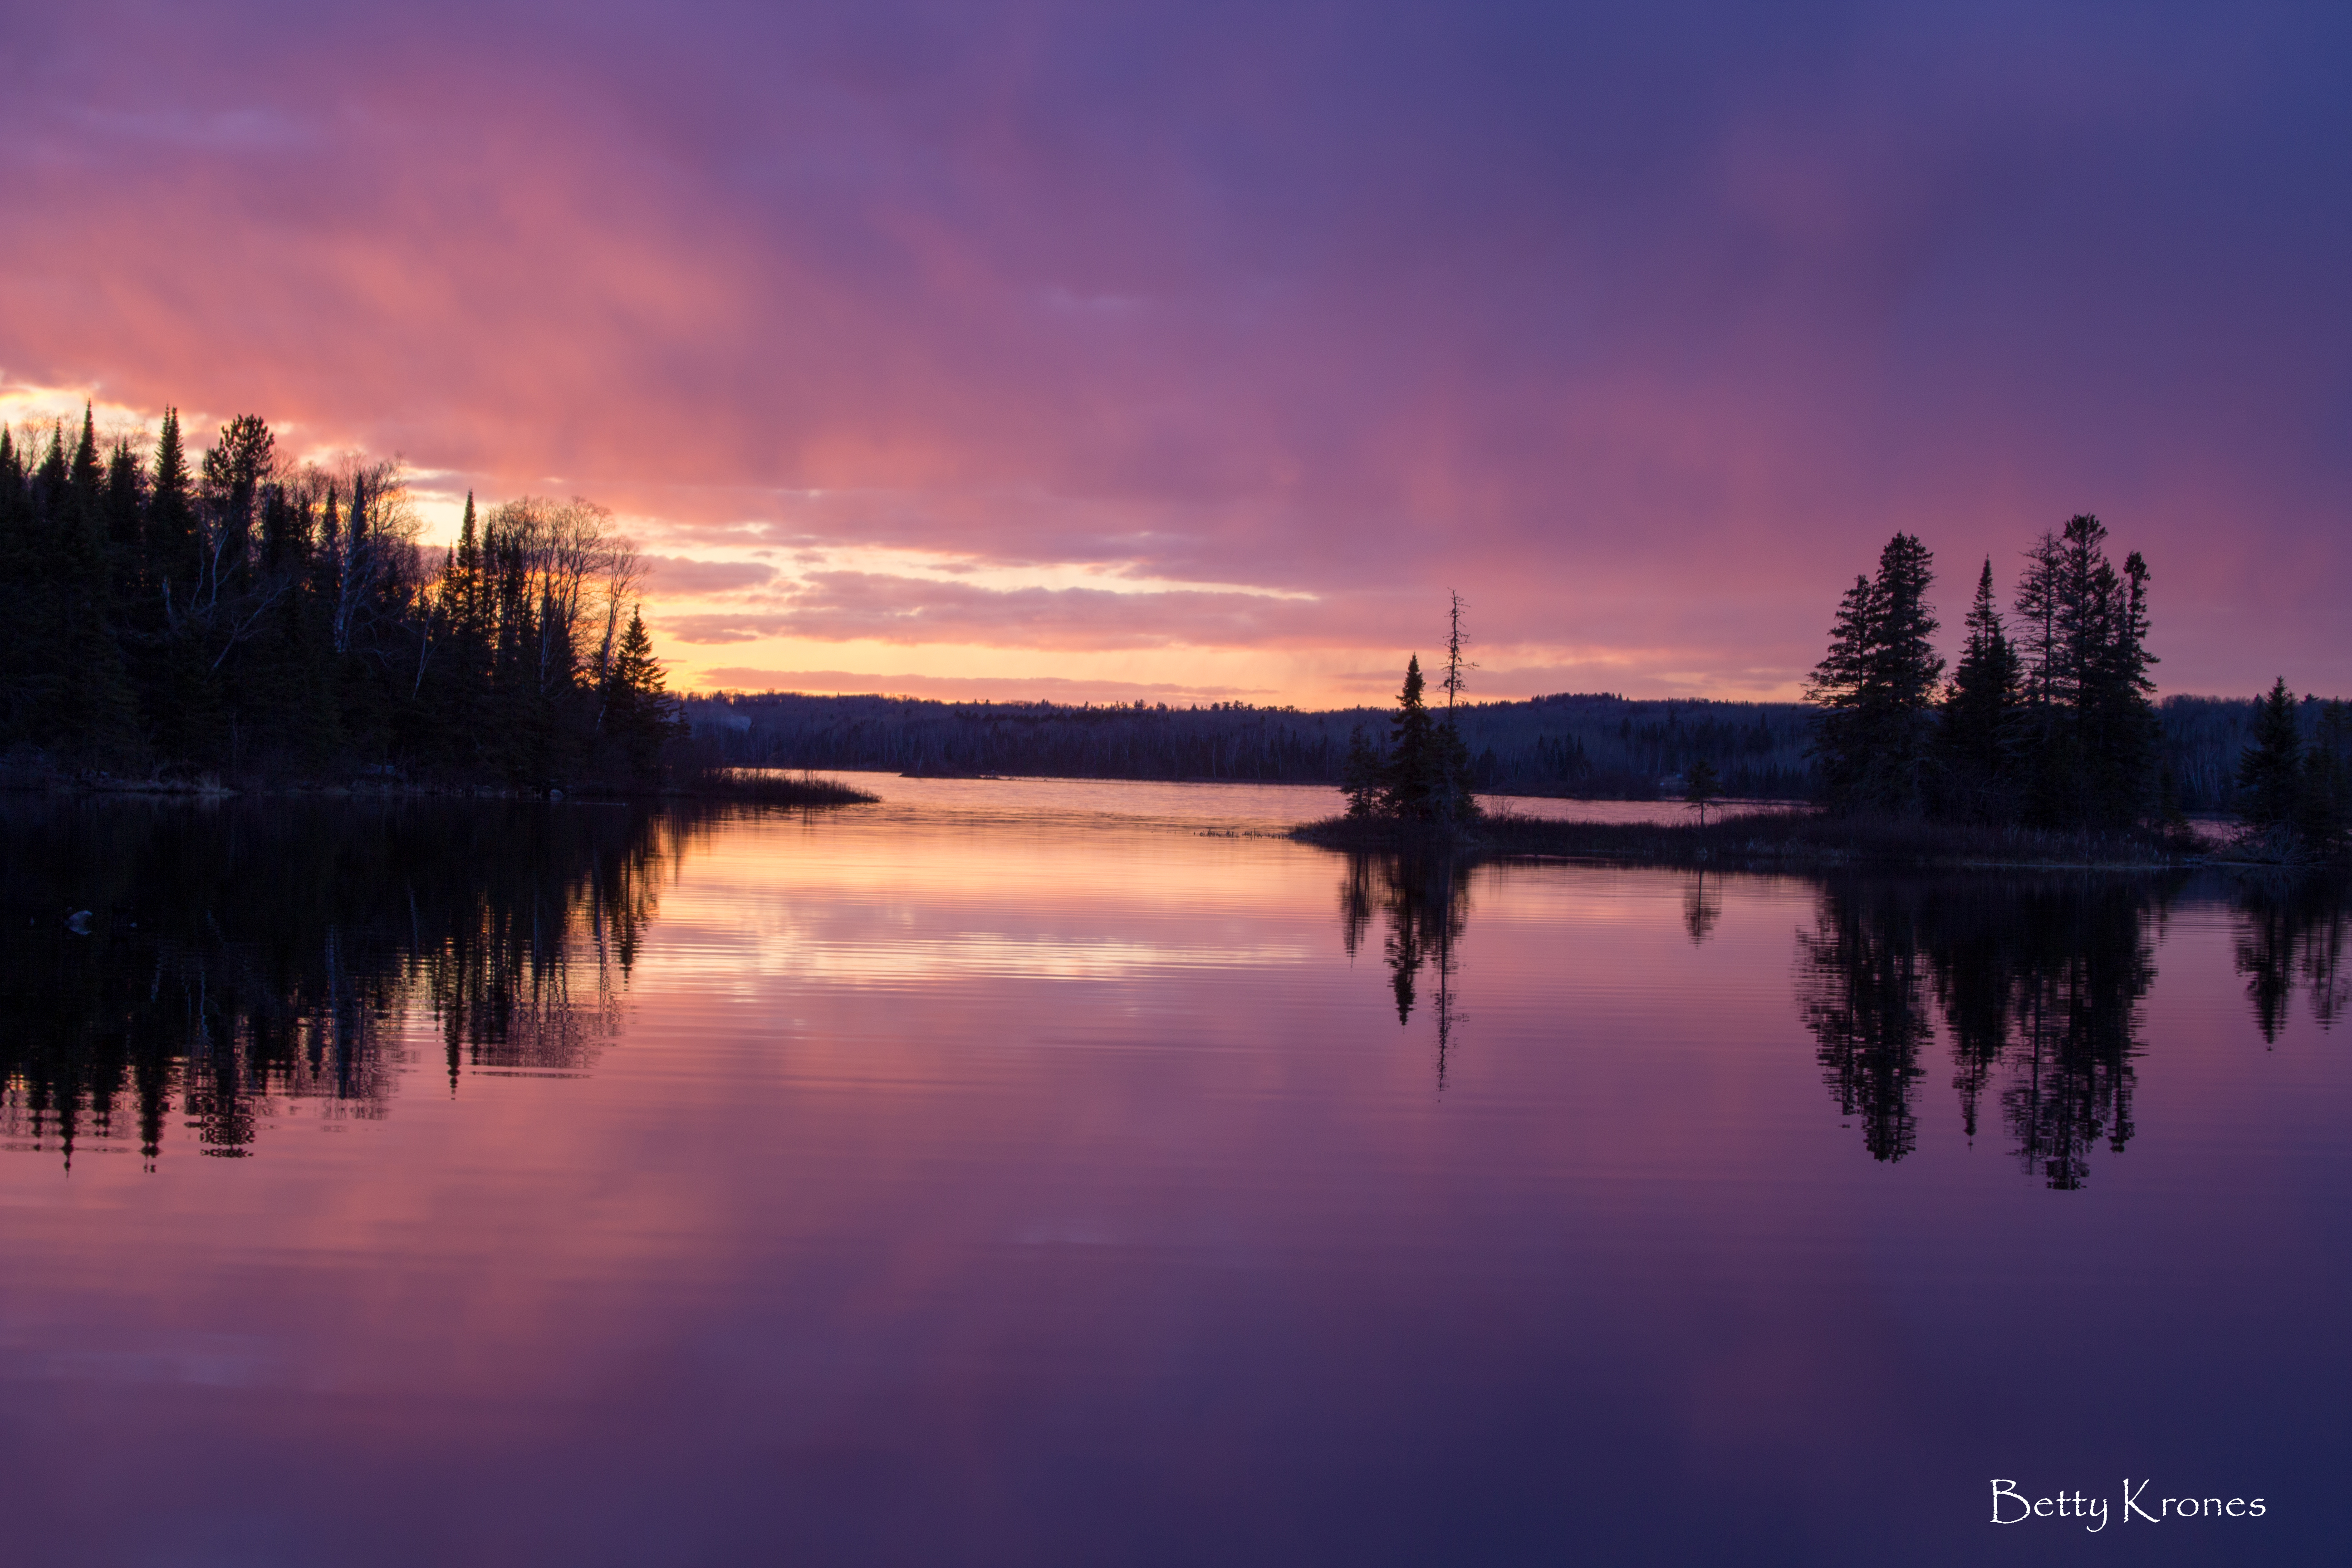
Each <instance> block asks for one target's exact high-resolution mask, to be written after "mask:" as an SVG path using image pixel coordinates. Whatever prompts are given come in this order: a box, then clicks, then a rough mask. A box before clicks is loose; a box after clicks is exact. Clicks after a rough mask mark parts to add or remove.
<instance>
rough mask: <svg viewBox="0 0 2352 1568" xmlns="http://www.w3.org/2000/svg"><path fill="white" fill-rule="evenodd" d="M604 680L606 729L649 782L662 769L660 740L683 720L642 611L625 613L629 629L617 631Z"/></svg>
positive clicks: (638, 774)
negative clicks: (615, 643)
mask: <svg viewBox="0 0 2352 1568" xmlns="http://www.w3.org/2000/svg"><path fill="white" fill-rule="evenodd" d="M604 682H605V689H604V732H605V734H606V735H608V736H609V737H610V738H611V739H612V741H613V743H614V745H615V746H616V747H618V748H619V750H620V752H621V755H622V757H623V759H624V760H625V763H626V764H627V766H628V770H629V772H630V773H632V774H634V775H635V777H636V778H637V779H639V780H640V781H644V780H650V779H652V778H654V777H655V776H656V774H658V773H659V772H660V771H661V752H662V746H663V744H664V743H665V742H667V741H669V740H670V739H671V738H672V737H673V736H677V735H680V734H683V733H684V732H685V731H686V724H685V722H684V721H682V720H680V719H679V718H678V717H677V699H675V698H673V697H671V696H670V694H669V691H668V689H667V684H666V683H665V681H664V680H663V678H662V670H661V666H660V664H659V663H657V662H656V660H655V658H654V644H653V638H652V637H650V636H649V635H648V634H647V633H646V618H645V615H644V613H643V611H642V610H639V609H632V610H631V611H630V612H629V626H628V629H627V630H626V631H625V632H623V633H622V634H621V641H620V646H619V647H616V648H615V649H614V654H613V667H612V669H611V670H610V671H609V672H608V673H607V674H606V676H605V678H604Z"/></svg>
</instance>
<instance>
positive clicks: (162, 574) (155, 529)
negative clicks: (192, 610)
mask: <svg viewBox="0 0 2352 1568" xmlns="http://www.w3.org/2000/svg"><path fill="white" fill-rule="evenodd" d="M193 489H194V487H193V486H192V484H191V483H190V481H189V478H188V458H187V453H186V451H185V450H184V448H183V447H182V446H181V444H180V411H179V410H178V409H176V408H166V409H164V410H163V432H162V434H160V435H159V436H157V437H156V438H155V467H154V472H153V476H152V479H151V480H150V483H149V489H148V495H147V527H146V537H147V560H148V565H149V576H150V579H151V581H152V584H154V591H155V592H156V593H157V594H158V595H166V596H167V597H172V598H176V601H177V602H178V603H180V604H183V605H184V604H185V603H187V601H188V598H189V596H190V595H192V594H193V593H194V591H195V584H196V577H197V574H198V573H197V568H198V564H199V563H200V562H201V560H202V554H201V552H200V550H199V548H198V545H197V541H196V521H195V507H194V500H193ZM158 602H159V604H161V603H163V602H165V601H164V600H163V599H159V601H158Z"/></svg>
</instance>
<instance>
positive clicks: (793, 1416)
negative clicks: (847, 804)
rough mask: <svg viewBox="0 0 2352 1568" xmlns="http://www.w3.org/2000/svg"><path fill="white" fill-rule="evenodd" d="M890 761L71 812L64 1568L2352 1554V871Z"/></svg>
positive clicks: (30, 917) (54, 1536)
mask: <svg viewBox="0 0 2352 1568" xmlns="http://www.w3.org/2000/svg"><path fill="white" fill-rule="evenodd" d="M877 783H878V785H879V787H880V788H881V789H882V791H883V793H884V794H885V795H886V796H887V800H886V803H885V804H884V805H879V806H875V807H862V808H856V809H854V810H850V811H845V812H840V813H835V814H833V815H829V816H817V817H814V818H809V819H803V818H801V817H796V816H764V817H762V816H749V817H733V818H730V817H724V816H718V817H706V818H681V817H677V816H663V817H648V816H643V815H640V814H635V813H632V812H630V811H628V810H625V809H620V808H602V807H585V806H579V807H555V808H551V809H538V808H523V807H510V806H470V805H468V806H459V805H422V804H411V805H401V806H377V805H340V806H338V805H324V804H318V805H303V804H299V803H288V802H268V803H251V804H246V805H231V806H223V807H216V808H212V809H205V808H200V807H190V806H185V805H179V806H168V807H166V806H147V805H136V804H117V805H108V806H99V805H87V804H85V805H71V806H53V805H42V804H40V803H37V802H19V803H16V804H13V805H6V806H5V807H0V844H5V863H4V864H0V870H5V877H0V1062H5V1072H6V1074H7V1088H6V1096H5V1106H0V1142H5V1150H6V1152H5V1153H0V1247H5V1253H0V1256H5V1262H6V1268H5V1274H0V1380H5V1382H4V1383H0V1387H5V1394H0V1475H5V1480H0V1497H5V1502H6V1520H7V1522H6V1539H7V1541H8V1542H9V1545H8V1546H7V1548H6V1553H5V1554H6V1556H7V1559H8V1560H9V1561H11V1562H26V1563H108V1564H113V1563H138V1564H149V1563H153V1564H197V1563H204V1564H211V1563H223V1564H227V1563H236V1564H250V1563H334V1564H341V1563H385V1564H394V1563H397V1564H414V1563H428V1562H430V1563H485V1564H488V1563H498V1564H512V1563H562V1564H605V1563H611V1564H639V1563H730V1564H731V1563H761V1562H793V1563H819V1564H826V1563H910V1564H932V1563H1007V1564H1031V1563H1073V1564H1097V1563H1187V1564H1189V1563H1285V1564H1295V1563H1345V1564H1358V1563H1414V1564H1426V1563H1580V1562H1595V1563H1612V1562H1666V1563H1678V1562H1687V1563H1718V1562H1748V1563H1754V1562H1790V1563H1889V1562H1894V1563H1978V1562H1997V1563H2001V1562H2034V1563H2039V1562H2051V1563H2074V1562H2078V1561H2092V1560H2094V1559H2095V1560H2099V1561H2116V1562H2121V1561H2129V1562H2132V1563H2174V1562H2197V1563H2203V1562H2228V1563H2267V1562H2280V1563H2305V1562H2323V1561H2334V1560H2336V1552H2338V1551H2339V1550H2340V1542H2341V1540H2342V1537H2343V1533H2344V1529H2343V1525H2342V1523H2341V1520H2342V1518H2343V1509H2344V1506H2345V1504H2346V1502H2347V1497H2346V1490H2347V1489H2346V1484H2345V1480H2344V1476H2345V1472H2346V1469H2347V1461H2352V1432H2347V1425H2346V1417H2345V1414H2344V1412H2345V1408H2346V1396H2347V1393H2352V1378H2347V1373H2348V1372H2352V1346H2347V1323H2352V1311H2347V1308H2352V1289H2347V1287H2352V1256H2347V1247H2352V1139H2347V1134H2346V1128H2347V1121H2352V1063H2347V1047H2352V1039H2347V1037H2346V1031H2345V1030H2341V1029H2339V1030H2336V1031H2335V1032H2331V1031H2330V1028H2329V1025H2330V1024H2331V1023H2332V1022H2334V1021H2335V1020H2336V1018H2337V1017H2338V1016H2339V1014H2340V1013H2341V1012H2342V1011H2343V1010H2344V1009H2345V1007H2346V1005H2347V1001H2352V996H2347V989H2352V969H2347V968H2346V967H2343V966H2342V965H2341V962H2340V961H2341V955H2342V951H2343V948H2344V945H2345V941H2346V937H2347V912H2346V905H2345V903H2344V901H2343V899H2342V897H2341V894H2340V891H2339V892H2329V891H2326V890H2315V889H2307V888H2306V889H2296V888H2291V887H2284V886H2282V887H2276V888H2267V887H2247V886H2242V885H2237V884H2231V883H2227V882H2222V881H2219V880H2215V881H2211V882H2202V881H2198V880H2193V879H2168V880H2148V879H2088V878H2047V879H2027V880H2021V881H2014V882H1987V881H1983V880H1976V881H1970V880H1966V879H1937V880H1909V881H1904V880H1888V879H1842V880H1832V881H1827V882H1823V881H1815V880H1808V879H1793V878H1790V879H1769V878H1751V877H1727V876H1721V875H1709V876H1706V877H1704V878H1700V877H1696V876H1693V875H1690V874H1687V873H1673V872H1648V871H1630V870H1622V869H1608V868H1589V867H1578V866H1570V865H1559V864H1548V865H1526V866H1488V867H1481V868H1475V869H1470V868H1463V867H1458V866H1448V865H1444V864H1426V863H1399V862H1397V861H1394V860H1382V859H1357V860H1352V861H1351V860H1350V859H1349V858H1346V857H1342V856H1338V855H1333V854H1328V853H1325V852H1322V851H1318V850H1314V849H1310V848H1307V847H1301V846H1298V845H1295V844H1291V843H1289V842H1287V841H1285V840H1283V839H1281V838H1279V837H1273V836H1272V833H1273V830H1274V828H1275V827H1276V826H1278V825H1279V824H1280V823H1282V822H1284V821H1288V820H1295V819H1297V818H1298V817H1301V816H1309V815H1317V814H1319V813H1321V812H1323V811H1324V810H1327V809H1328V805H1329V803H1330V802H1331V800H1332V796H1331V795H1330V793H1329V792H1328V791H1300V790H1291V789H1247V788H1232V787H1223V788H1221V787H1215V786H1178V785H1138V784H1129V785H1120V784H1039V783H994V782H987V781H908V780H897V779H885V780H880V781H877ZM83 910H87V911H89V918H88V919H87V920H86V921H85V920H74V919H72V917H74V916H76V915H77V914H78V912H79V911H83ZM77 926H79V927H81V928H86V929H84V930H77V929H75V928H76V927H77ZM2125 1477H2130V1478H2133V1479H2134V1481H2135V1483H2136V1484H2137V1482H2139V1481H2142V1480H2144V1479H2152V1480H2153V1485H2152V1486H2150V1487H2148V1488H2147V1489H2146V1490H2145V1491H2143V1492H2141V1493H2140V1494H2139V1500H2140V1501H2141V1502H2142V1503H2143V1504H2144V1505H2147V1506H2149V1507H2151V1508H2152V1507H2153V1506H2154V1505H2155V1504H2156V1503H2157V1501H2158V1500H2160V1499H2163V1498H2167V1497H2183V1498H2186V1497H2194V1498H2197V1499H2200V1500H2202V1499H2204V1498H2208V1497H2212V1498H2217V1499H2219V1500H2229V1499H2231V1498H2242V1499H2252V1498H2255V1497H2260V1498H2263V1500H2264V1507H2265V1512H2264V1515H2263V1517H2262V1518H2260V1519H2230V1518H2219V1519H2206V1518H2197V1519H2191V1520H2186V1521H2184V1520H2179V1519H2172V1518H2168V1519H2166V1520H2164V1521H2162V1522H2160V1523H2155V1524H2150V1523H2146V1522H2142V1521H2137V1520H2135V1521H2132V1522H2130V1523H2128V1524H2126V1523H2124V1522H2122V1520H2121V1503H2120V1497H2119V1494H2120V1491H2121V1488H2120V1485H2119V1483H2120V1481H2121V1479H2123V1478H2125ZM1994 1478H2007V1479H2014V1480H2015V1481H2016V1482H2017V1483H2018V1486H2019V1487H2020V1489H2022V1490H2023V1491H2024V1492H2025V1493H2026V1495H2028V1496H2029V1497H2037V1498H2038V1497H2051V1496H2055V1495H2057V1494H2061V1493H2064V1494H2068V1495H2071V1494H2074V1493H2075V1492H2080V1493H2082V1494H2084V1497H2085V1498H2086V1499H2089V1500H2098V1501H2104V1503H2105V1506H2106V1507H2107V1508H2108V1509H2109V1510H2111V1514H2112V1521H2111V1522H2109V1523H2108V1524H2107V1526H2106V1528H2105V1530H2104V1531H2102V1532H2100V1533H2096V1534H2090V1533H2086V1532H2085V1530H2084V1521H2078V1520H2075V1519H2072V1518H2066V1519H2061V1518H2057V1517H2048V1518H2042V1519H2038V1520H2034V1521H2031V1522H2029V1523H2025V1524H2021V1525H2014V1526H1998V1527H1997V1526H1994V1525H1992V1524H1991V1523H1990V1517H1991V1510H1992V1506H1993V1505H1992V1503H1991V1499H1990V1486H1991V1481H1992V1479H1994Z"/></svg>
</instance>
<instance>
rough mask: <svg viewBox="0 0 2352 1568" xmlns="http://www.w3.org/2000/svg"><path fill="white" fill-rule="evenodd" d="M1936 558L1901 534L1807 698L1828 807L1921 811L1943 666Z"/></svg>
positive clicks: (1861, 594)
mask: <svg viewBox="0 0 2352 1568" xmlns="http://www.w3.org/2000/svg"><path fill="white" fill-rule="evenodd" d="M1934 560H1935V557H1934V556H1933V555H1931V554H1930V553H1929V552H1928V551H1927V547H1926V546H1925V545H1923V544H1921V543H1920V542H1919V541H1918V540H1917V539H1916V538H1915V537H1914V536H1912V535H1910V534H1907V533H1898V534H1896V535H1895V537H1894V538H1892V539H1890V540H1888V541H1887V542H1886V547H1885V550H1883V551H1881V552H1879V558H1878V575H1877V576H1876V577H1875V578H1874V579H1872V578H1863V577H1857V578H1855V579H1854V584H1853V587H1852V588H1850V589H1848V590H1847V592H1846V595H1845V597H1844V599H1843V601H1841V603H1840V604H1839V606H1838V614H1837V619H1836V621H1835V622H1834V623H1833V624H1832V628H1831V635H1830V647H1829V651H1828V653H1827V654H1826V655H1825V656H1823V658H1822V662H1821V663H1820V664H1819V665H1818V666H1816V667H1815V668H1814V670H1813V674H1812V679H1811V680H1810V681H1809V682H1808V683H1807V687H1806V694H1807V696H1808V697H1809V698H1810V699H1811V700H1812V701H1814V702H1815V703H1817V704H1819V705H1820V706H1821V708H1822V716H1821V718H1820V720H1819V721H1818V724H1817V727H1816V729H1815V731H1814V740H1813V754H1814V758H1815V761H1816V763H1817V765H1818V766H1819V767H1820V769H1821V773H1822V788H1823V794H1824V795H1825V797H1826V799H1827V802H1828V804H1829V805H1831V807H1832V809H1835V810H1840V811H1848V812H1853V811H1880V812H1895V813H1910V812H1916V811H1917V810H1919V809H1920V808H1921V807H1922V805H1924V804H1925V799H1926V795H1927V785H1928V782H1929V773H1930V768H1931V763H1932V760H1933V759H1932V754H1931V752H1932V743H1933V740H1934V733H1935V730H1934V726H1935V716H1934V704H1935V700H1936V690H1937V681H1938V680H1939V679H1940V678H1941V677H1942V675H1943V670H1944V661H1943V659H1942V658H1941V657H1940V656H1939V655H1938V654H1937V652H1936V648H1935V643H1934V640H1933V639H1934V637H1935V634H1936V629H1937V622H1936V618H1935V614H1934V611H1933V609H1932V607H1931V606H1930V605H1928V603H1927V589H1928V587H1929V586H1930V585H1931V584H1932V583H1933V582H1934V574H1933V572H1932V570H1931V568H1932V566H1933V563H1934Z"/></svg>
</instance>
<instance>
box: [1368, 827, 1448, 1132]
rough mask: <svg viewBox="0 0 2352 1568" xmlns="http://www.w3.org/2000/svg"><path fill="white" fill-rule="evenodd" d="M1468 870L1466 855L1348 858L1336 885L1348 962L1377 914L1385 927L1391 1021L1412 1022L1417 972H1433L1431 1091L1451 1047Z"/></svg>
mask: <svg viewBox="0 0 2352 1568" xmlns="http://www.w3.org/2000/svg"><path fill="white" fill-rule="evenodd" d="M1470 865H1471V862H1470V861H1469V859H1468V858H1466V857H1458V856H1454V855H1448V854H1444V853H1442V852H1437V851H1404V852H1400V853H1395V854H1380V855H1370V854H1352V855H1349V857H1348V869H1347V874H1346V875H1345V876H1344V877H1342V878H1341V879H1340V882H1339V928H1340V940H1341V941H1342V942H1344V943H1345V944H1346V946H1347V949H1348V956H1349V957H1350V958H1353V957H1354V956H1355V955H1356V950H1357V948H1358V947H1359V946H1360V945H1361V944H1362V942H1363V939H1364V936H1365V934H1366V933H1367V932H1368V931H1370V928H1371V922H1372V916H1373V914H1374V912H1375V911H1378V912H1379V913H1380V914H1381V916H1382V917H1383V919H1384V921H1385V922H1386V925H1387V933H1386V935H1385V936H1384V937H1383V938H1382V939H1381V954H1382V956H1383V957H1384V958H1385V959H1386V960H1387V962H1388V966H1389V978H1390V983H1391V985H1392V986H1393V987H1394V988H1395V991H1396V1009H1397V1022H1398V1023H1399V1024H1401V1025H1402V1024H1404V1023H1407V1022H1409V1021H1410V1020H1411V1019H1412V1006H1413V1002H1414V1000H1415V999H1416V995H1417V993H1418V988H1419V985H1420V983H1421V978H1422V971H1423V968H1424V967H1426V968H1428V969H1430V970H1432V971H1433V975H1434V979H1435V981H1436V985H1437V994H1436V996H1435V997H1434V998H1433V1003H1434V1011H1435V1013H1436V1019H1437V1087H1438V1088H1439V1089H1444V1087H1445V1069H1446V1063H1447V1057H1448V1055H1449V1053H1450V1052H1451V1051H1452V1050H1453V1047H1454V1025H1455V1023H1456V1022H1458V1021H1459V1020H1458V1016H1457V1014H1456V1012H1455V1007H1454V974H1455V973H1457V971H1458V968H1459V961H1458V959H1457V957H1456V955H1455V954H1456V948H1457V946H1458V944H1459V942H1460V941H1461V937H1462V930H1463V927H1464V925H1465V922H1466V921H1467V920H1468V918H1469V913H1470Z"/></svg>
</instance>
